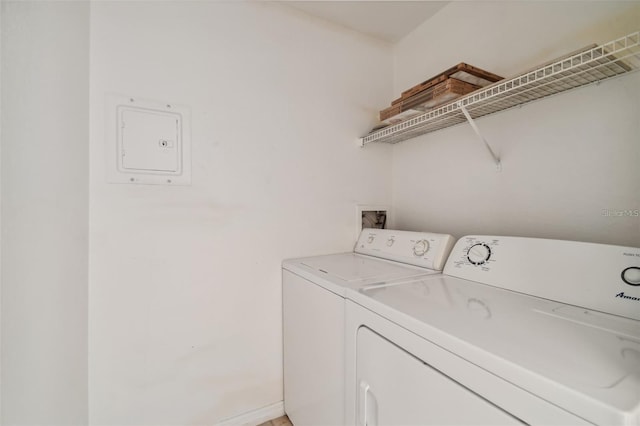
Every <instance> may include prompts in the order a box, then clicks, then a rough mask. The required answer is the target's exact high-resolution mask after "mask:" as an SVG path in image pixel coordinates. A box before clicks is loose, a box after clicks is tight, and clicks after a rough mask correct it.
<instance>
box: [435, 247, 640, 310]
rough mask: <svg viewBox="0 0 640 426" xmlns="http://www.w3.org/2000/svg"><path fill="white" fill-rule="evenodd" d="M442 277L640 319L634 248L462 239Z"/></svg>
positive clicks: (639, 263)
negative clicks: (456, 278)
mask: <svg viewBox="0 0 640 426" xmlns="http://www.w3.org/2000/svg"><path fill="white" fill-rule="evenodd" d="M443 272H444V273H445V274H446V275H451V276H454V277H458V278H463V279H467V280H471V281H476V282H479V283H483V284H488V285H492V286H494V287H501V288H505V289H507V290H513V291H517V292H520V293H525V294H530V295H532V296H537V297H543V298H545V299H550V300H555V301H558V302H562V303H567V304H571V305H576V306H580V307H583V308H587V309H593V310H597V311H601V312H606V313H610V314H614V315H620V316H624V317H628V318H633V319H637V320H640V248H633V247H621V246H612V245H605V244H593V243H582V242H575V241H560V240H545V239H539V238H521V237H498V236H487V235H468V236H466V237H462V238H460V239H459V240H458V242H457V243H456V244H455V247H454V248H453V250H452V251H451V255H450V256H449V259H448V260H447V263H446V265H445V268H444V271H443Z"/></svg>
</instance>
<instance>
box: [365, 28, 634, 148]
mask: <svg viewBox="0 0 640 426" xmlns="http://www.w3.org/2000/svg"><path fill="white" fill-rule="evenodd" d="M638 69H640V32H636V33H633V34H630V35H628V36H625V37H622V38H619V39H617V40H614V41H611V42H609V43H605V44H603V45H601V46H597V47H594V48H591V49H587V50H584V51H582V52H580V53H577V54H575V55H572V56H569V57H566V58H563V59H560V60H558V61H556V62H552V63H550V64H546V65H543V66H540V67H539V68H537V69H534V70H532V71H528V72H526V73H523V74H521V75H518V76H517V77H514V78H510V79H505V80H501V81H499V82H497V83H494V84H492V85H491V86H487V87H485V88H482V89H479V90H476V91H475V92H473V93H470V94H468V95H465V96H463V97H460V98H458V99H456V100H455V101H453V102H451V103H448V104H446V105H443V106H441V107H438V108H436V109H433V110H431V111H428V112H426V113H424V114H421V115H418V116H416V117H413V118H411V119H409V120H406V121H403V122H401V123H398V124H395V125H393V126H389V127H385V128H383V129H380V130H377V131H374V132H371V133H370V134H368V135H367V136H365V137H363V138H360V143H361V145H362V146H364V145H365V144H368V143H372V142H384V143H397V142H401V141H404V140H407V139H411V138H414V137H416V136H420V135H423V134H425V133H430V132H434V131H436V130H440V129H444V128H446V127H450V126H454V125H456V124H459V123H462V122H464V121H466V120H467V117H465V114H464V113H463V110H462V108H461V107H464V109H466V111H467V112H468V114H469V116H470V117H471V118H473V119H475V118H478V117H482V116H484V115H488V114H493V113H494V112H498V111H502V110H505V109H508V108H512V107H515V106H519V105H522V104H525V103H527V102H531V101H534V100H536V99H541V98H544V97H547V96H551V95H554V94H556V93H561V92H564V91H567V90H570V89H574V88H576V87H580V86H584V85H587V84H591V83H596V82H599V81H602V80H606V79H608V78H611V77H615V76H619V75H622V74H627V73H630V72H633V71H637V70H638Z"/></svg>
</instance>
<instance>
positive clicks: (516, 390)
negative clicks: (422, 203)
mask: <svg viewBox="0 0 640 426" xmlns="http://www.w3.org/2000/svg"><path fill="white" fill-rule="evenodd" d="M347 297H348V298H349V299H350V300H348V301H347V304H346V305H347V311H346V327H347V328H346V330H347V331H346V336H345V338H346V356H347V360H346V382H345V383H346V388H345V394H346V401H347V402H346V422H347V423H348V424H358V425H361V424H366V425H403V424H414V425H415V424H420V425H428V424H468V425H472V424H519V423H527V424H532V425H538V424H544V425H547V424H558V425H560V424H561V425H569V424H607V425H611V424H616V425H636V426H637V425H639V424H640V249H638V248H629V247H617V246H608V245H598V244H590V243H577V242H567V241H553V240H541V239H528V238H515V237H489V236H469V237H465V238H462V239H460V240H459V241H458V243H457V244H456V246H455V247H454V249H453V251H452V253H451V255H450V257H449V259H448V261H447V264H446V266H445V269H444V274H443V275H437V276H428V277H421V278H419V279H415V280H412V281H411V282H408V283H403V284H398V285H395V284H393V283H392V284H385V285H379V286H375V287H369V288H364V289H360V290H356V291H353V292H349V294H348V295H347Z"/></svg>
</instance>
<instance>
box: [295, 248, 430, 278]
mask: <svg viewBox="0 0 640 426" xmlns="http://www.w3.org/2000/svg"><path fill="white" fill-rule="evenodd" d="M299 261H300V264H301V265H303V266H306V267H308V268H311V269H313V270H315V271H317V272H318V273H320V274H325V275H327V276H329V277H333V278H336V279H338V280H342V281H346V282H348V283H354V284H355V283H360V282H370V281H376V282H385V281H388V280H393V279H399V278H410V277H415V276H418V275H424V274H425V273H429V272H431V271H430V270H429V269H426V268H420V267H416V266H410V265H404V264H400V263H396V262H389V261H385V260H381V259H376V258H373V257H369V256H364V255H359V254H354V253H343V254H333V255H327V256H318V257H310V258H306V259H300V260H299Z"/></svg>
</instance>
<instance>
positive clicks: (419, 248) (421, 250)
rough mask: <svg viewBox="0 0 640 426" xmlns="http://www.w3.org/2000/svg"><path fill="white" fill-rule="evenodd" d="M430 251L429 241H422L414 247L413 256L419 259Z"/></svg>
mask: <svg viewBox="0 0 640 426" xmlns="http://www.w3.org/2000/svg"><path fill="white" fill-rule="evenodd" d="M428 251H429V241H427V240H420V241H418V242H416V243H415V244H414V245H413V254H414V255H416V256H419V257H422V256H424V255H425V254H426V253H427V252H428Z"/></svg>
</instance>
